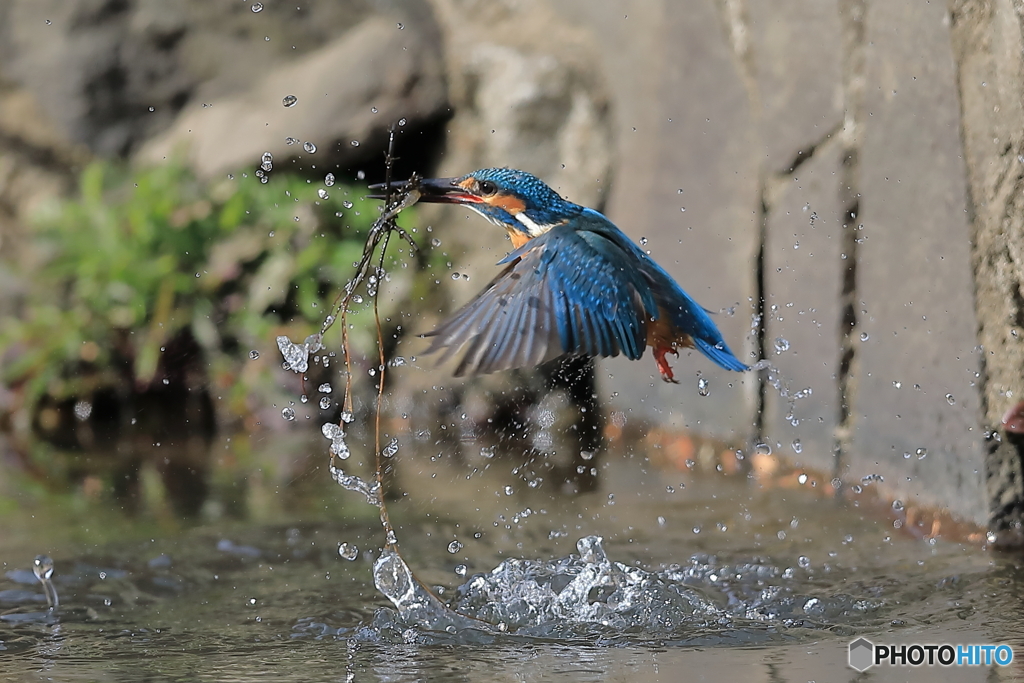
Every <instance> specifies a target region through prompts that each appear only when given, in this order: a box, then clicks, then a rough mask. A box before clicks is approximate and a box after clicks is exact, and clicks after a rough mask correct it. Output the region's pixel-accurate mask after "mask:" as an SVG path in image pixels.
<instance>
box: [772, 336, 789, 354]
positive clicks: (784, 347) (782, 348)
mask: <svg viewBox="0 0 1024 683" xmlns="http://www.w3.org/2000/svg"><path fill="white" fill-rule="evenodd" d="M786 351H789V340H788V339H786V338H784V337H776V338H775V353H785V352H786Z"/></svg>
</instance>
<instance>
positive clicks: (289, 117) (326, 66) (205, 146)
mask: <svg viewBox="0 0 1024 683" xmlns="http://www.w3.org/2000/svg"><path fill="white" fill-rule="evenodd" d="M407 21H408V20H407ZM399 26H402V28H401V29H400V28H399ZM433 38H434V35H433V29H432V26H431V24H430V22H429V18H427V17H425V18H423V19H422V20H420V21H419V22H409V23H401V24H399V23H396V21H395V17H384V16H374V17H370V18H368V19H366V20H365V21H363V22H362V23H360V24H358V25H357V26H355V27H353V28H352V29H351V30H349V31H347V32H345V33H344V34H343V35H342V36H341V37H339V38H337V39H335V40H333V41H331V42H330V43H328V44H327V45H325V46H324V47H322V48H320V49H318V50H316V51H313V52H311V53H310V54H308V55H306V56H305V57H302V58H299V59H297V60H294V61H290V62H288V63H285V64H282V65H280V66H277V67H276V68H267V69H266V70H265V71H264V72H263V73H262V74H261V75H260V77H259V78H258V79H256V80H255V81H254V82H253V83H252V84H251V86H250V87H249V88H247V89H246V90H245V91H244V92H241V93H237V94H231V95H227V96H222V97H219V98H213V99H211V100H210V101H209V103H208V104H204V105H203V106H202V108H200V107H199V106H195V107H191V108H190V109H189V111H187V112H186V113H184V114H183V115H182V116H180V117H179V118H178V120H177V121H175V123H174V125H173V126H172V127H171V128H170V130H168V131H167V132H166V133H164V134H161V135H160V136H158V137H157V138H156V139H155V140H153V141H152V142H151V143H148V144H147V145H146V146H145V147H143V149H142V151H141V152H140V154H139V158H140V159H141V160H143V161H147V162H151V163H157V162H159V161H160V160H162V159H164V158H167V157H171V156H173V155H175V154H179V153H180V154H183V155H184V158H185V159H186V160H187V161H188V163H189V164H190V165H191V166H192V167H193V168H194V169H195V170H196V172H197V173H199V174H200V175H203V176H212V175H218V174H222V173H225V172H227V171H230V170H234V169H238V168H242V167H245V166H250V167H252V168H254V169H255V167H257V166H259V164H260V158H261V156H262V155H263V154H264V153H265V152H270V153H271V154H272V155H273V156H274V159H275V161H276V163H277V164H278V165H280V164H281V163H282V162H284V161H285V160H287V159H290V158H295V157H304V165H308V164H317V165H321V166H326V165H327V164H328V163H334V164H345V163H347V162H350V161H352V160H353V159H363V158H366V157H367V156H368V155H369V154H375V153H376V152H377V150H379V147H380V142H381V140H382V139H383V138H384V136H385V135H386V131H387V128H388V126H390V125H392V124H394V123H395V122H397V121H399V120H404V122H405V125H408V126H409V127H410V128H413V127H416V126H418V125H421V124H422V123H423V122H424V121H427V120H431V119H434V118H437V117H439V116H442V115H444V113H445V112H446V111H447V96H446V89H445V82H444V70H443V68H444V67H443V63H442V61H441V55H440V48H439V45H438V44H437V43H436V41H435V40H433ZM286 97H287V98H289V99H288V101H289V102H292V99H291V98H295V99H294V104H291V105H290V106H286V105H285V104H284V101H285V98H286ZM193 104H195V103H193ZM310 143H312V145H313V147H310ZM367 143H370V144H367ZM373 143H376V144H373ZM363 145H366V146H365V147H363ZM311 150H313V151H311ZM313 154H316V156H315V157H314V156H313ZM318 162H319V163H318Z"/></svg>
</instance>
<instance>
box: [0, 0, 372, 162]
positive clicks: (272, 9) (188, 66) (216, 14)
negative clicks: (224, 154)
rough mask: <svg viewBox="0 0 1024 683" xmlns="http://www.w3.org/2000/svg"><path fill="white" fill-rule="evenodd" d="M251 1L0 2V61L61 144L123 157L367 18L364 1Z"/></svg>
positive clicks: (109, 0) (367, 11) (366, 6)
mask: <svg viewBox="0 0 1024 683" xmlns="http://www.w3.org/2000/svg"><path fill="white" fill-rule="evenodd" d="M251 5H253V3H250V2H206V1H205V0H183V1H182V2H175V3H167V2H161V1H159V0H82V1H81V2H63V0H11V1H9V2H5V3H2V4H0V60H2V61H0V63H2V64H3V69H4V73H5V74H6V76H7V77H8V78H11V79H13V80H15V81H17V82H18V83H19V84H21V85H22V86H24V87H25V88H27V89H28V90H29V91H31V92H32V93H33V94H34V95H35V97H36V98H37V100H38V101H39V103H40V105H41V106H42V108H43V109H44V110H45V111H46V112H47V113H48V114H49V115H50V116H51V117H52V119H53V120H54V122H55V123H56V124H57V125H58V127H59V129H60V130H61V131H62V132H63V133H64V135H66V136H67V138H68V139H69V140H70V141H72V142H74V143H81V144H84V145H87V146H88V147H89V148H90V149H92V150H93V151H94V152H96V153H98V154H101V155H124V154H127V153H129V152H131V151H133V150H135V149H136V148H137V147H138V146H139V145H140V144H141V143H142V142H143V141H144V140H145V139H146V138H148V137H150V136H151V135H153V134H154V133H155V132H157V131H159V130H162V129H164V128H166V127H168V126H169V125H171V123H172V122H173V121H174V120H175V118H176V117H177V115H178V113H179V112H180V111H181V110H182V108H184V107H185V106H186V105H189V106H196V107H199V106H200V103H201V102H210V101H213V99H214V98H217V97H222V96H223V95H224V94H225V93H226V92H232V91H245V90H247V89H248V88H249V87H250V86H251V84H252V83H254V82H256V81H258V80H259V79H260V78H262V76H263V74H265V73H266V71H267V70H268V69H272V68H274V67H275V66H277V65H279V64H281V63H283V62H287V61H293V60H295V59H297V58H301V57H302V56H304V55H306V54H308V53H310V52H314V51H315V50H317V49H319V48H320V47H322V46H323V45H325V44H326V43H328V42H330V41H331V40H333V39H334V38H335V37H336V36H338V35H339V34H341V33H344V32H345V31H347V30H348V29H350V28H352V27H353V26H356V25H357V24H359V23H360V22H361V21H362V20H363V19H364V18H366V17H367V16H369V15H370V14H371V9H370V4H369V2H367V1H366V0H311V1H310V2H303V3H301V5H302V6H301V7H296V6H295V4H294V3H279V2H266V3H263V4H262V5H261V7H262V8H263V9H262V10H261V11H259V12H254V11H252V9H251ZM278 100H280V98H278Z"/></svg>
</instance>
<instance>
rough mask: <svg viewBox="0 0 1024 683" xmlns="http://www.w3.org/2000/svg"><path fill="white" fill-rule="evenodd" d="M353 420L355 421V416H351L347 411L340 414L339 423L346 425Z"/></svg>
mask: <svg viewBox="0 0 1024 683" xmlns="http://www.w3.org/2000/svg"><path fill="white" fill-rule="evenodd" d="M355 419H356V416H355V415H353V414H352V413H350V412H349V411H347V410H346V411H344V412H342V414H341V421H342V422H344V423H346V424H347V423H350V422H352V421H353V420H355Z"/></svg>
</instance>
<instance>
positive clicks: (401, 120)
mask: <svg viewBox="0 0 1024 683" xmlns="http://www.w3.org/2000/svg"><path fill="white" fill-rule="evenodd" d="M405 124H406V120H405V119H398V125H399V126H404V125H405Z"/></svg>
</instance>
